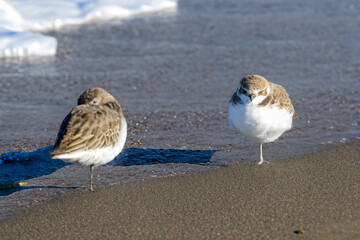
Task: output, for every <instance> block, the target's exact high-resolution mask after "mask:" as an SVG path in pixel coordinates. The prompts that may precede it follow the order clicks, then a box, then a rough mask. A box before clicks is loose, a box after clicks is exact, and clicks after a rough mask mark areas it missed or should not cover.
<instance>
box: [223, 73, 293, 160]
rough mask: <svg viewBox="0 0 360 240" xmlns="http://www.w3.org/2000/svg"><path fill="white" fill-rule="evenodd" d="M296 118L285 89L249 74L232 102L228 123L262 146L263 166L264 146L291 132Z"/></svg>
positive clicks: (243, 79) (242, 80)
mask: <svg viewBox="0 0 360 240" xmlns="http://www.w3.org/2000/svg"><path fill="white" fill-rule="evenodd" d="M296 116H297V114H296V112H295V109H294V106H293V105H292V103H291V100H290V97H289V95H288V93H287V92H286V90H285V89H284V88H283V87H282V86H280V85H278V84H275V83H272V82H269V81H267V80H266V79H265V78H264V77H262V76H259V75H247V76H245V77H243V78H242V79H241V80H240V84H239V87H238V88H237V90H236V92H235V93H234V94H233V96H232V98H231V100H230V104H229V113H228V121H229V124H230V126H231V127H232V128H233V129H235V130H237V131H239V132H240V133H242V134H243V135H244V136H246V137H248V138H250V139H252V140H255V141H257V142H259V143H260V162H259V163H258V164H262V163H263V162H264V159H263V156H262V145H263V143H268V142H273V141H275V140H276V139H278V138H279V137H280V136H281V134H283V133H284V132H285V131H288V130H290V128H291V125H292V119H293V118H294V117H296Z"/></svg>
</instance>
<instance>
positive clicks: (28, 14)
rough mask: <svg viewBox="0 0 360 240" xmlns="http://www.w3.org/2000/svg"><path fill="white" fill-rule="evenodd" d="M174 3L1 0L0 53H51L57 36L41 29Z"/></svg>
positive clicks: (173, 0) (150, 0)
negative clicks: (46, 33) (49, 34)
mask: <svg viewBox="0 0 360 240" xmlns="http://www.w3.org/2000/svg"><path fill="white" fill-rule="evenodd" d="M176 7H177V2H176V0H131V1H129V0H52V1H45V0H33V1H29V0H27V1H24V0H6V1H5V0H0V57H22V56H47V55H54V54H55V53H56V47H57V42H56V39H55V38H53V37H50V36H45V35H42V34H41V32H46V31H49V30H59V29H60V28H62V27H64V26H69V25H80V24H84V23H88V22H91V21H100V20H101V21H103V20H109V19H114V18H127V17H131V16H133V15H136V14H141V13H146V12H153V11H161V10H168V9H175V8H176Z"/></svg>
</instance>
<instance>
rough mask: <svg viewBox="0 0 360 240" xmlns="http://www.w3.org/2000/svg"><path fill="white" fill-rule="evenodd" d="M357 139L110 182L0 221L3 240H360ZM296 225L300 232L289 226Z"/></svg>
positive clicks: (359, 178) (359, 146)
mask: <svg viewBox="0 0 360 240" xmlns="http://www.w3.org/2000/svg"><path fill="white" fill-rule="evenodd" d="M359 157H360V141H359V140H357V141H355V142H352V143H348V144H344V145H341V146H338V147H336V148H334V149H330V150H328V151H323V152H319V153H313V154H309V155H303V156H299V157H294V158H291V159H286V160H282V161H274V162H272V163H270V164H265V165H261V166H257V165H253V166H250V165H242V164H236V165H232V166H230V167H227V168H223V169H220V170H215V171H209V172H201V173H196V174H186V175H182V176H176V177H168V178H161V179H155V180H149V181H139V182H135V183H128V184H121V185H117V186H111V187H109V188H105V189H98V190H97V191H95V192H94V193H91V192H88V193H82V194H78V195H74V196H70V197H66V198H63V199H60V200H56V201H53V202H50V203H48V204H44V205H42V206H40V207H37V208H35V209H32V210H30V211H29V212H28V213H26V214H24V215H20V216H17V217H15V218H12V219H8V220H4V221H1V222H0V224H1V228H0V236H2V239H60V238H61V239H63V238H70V239H105V238H106V239H360V204H359V202H360V191H359V190H360V188H359V187H360V175H359V170H360V163H359ZM296 230H303V231H304V233H303V234H296V233H294V231H296Z"/></svg>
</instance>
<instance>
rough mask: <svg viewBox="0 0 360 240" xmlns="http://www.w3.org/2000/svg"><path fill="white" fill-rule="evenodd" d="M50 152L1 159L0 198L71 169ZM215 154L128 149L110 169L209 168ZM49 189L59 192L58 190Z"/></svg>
mask: <svg viewBox="0 0 360 240" xmlns="http://www.w3.org/2000/svg"><path fill="white" fill-rule="evenodd" d="M51 149H52V146H48V147H45V148H41V149H38V150H36V151H34V152H31V153H25V152H9V153H5V154H3V155H1V156H0V196H7V195H9V194H11V193H13V192H16V191H20V190H23V189H29V188H34V186H32V187H20V188H7V189H2V188H4V187H5V186H11V185H13V184H15V183H17V182H19V181H25V180H27V179H32V178H36V177H41V176H44V175H49V174H51V173H53V172H55V171H56V170H58V169H60V168H63V167H65V166H67V165H70V164H69V163H66V162H63V161H61V160H56V159H51V158H50V151H51ZM215 152H216V151H215V150H180V149H141V148H127V149H124V151H123V152H122V153H121V154H119V155H118V156H117V157H116V158H115V159H114V160H113V161H111V162H110V163H108V164H107V165H110V166H133V165H154V164H166V163H180V164H206V163H208V162H209V161H210V159H211V157H212V155H213V154H214V153H215ZM50 187H52V188H60V187H56V186H50ZM41 188H46V187H41Z"/></svg>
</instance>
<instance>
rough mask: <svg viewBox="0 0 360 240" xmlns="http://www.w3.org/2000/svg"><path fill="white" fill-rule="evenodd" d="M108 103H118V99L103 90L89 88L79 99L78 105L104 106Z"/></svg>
mask: <svg viewBox="0 0 360 240" xmlns="http://www.w3.org/2000/svg"><path fill="white" fill-rule="evenodd" d="M108 102H117V101H116V99H115V98H114V97H113V96H112V95H111V94H110V93H108V92H107V91H105V90H104V89H102V88H89V89H87V90H86V91H85V92H83V94H81V95H80V97H79V98H78V105H81V104H89V105H103V104H106V103H108Z"/></svg>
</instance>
